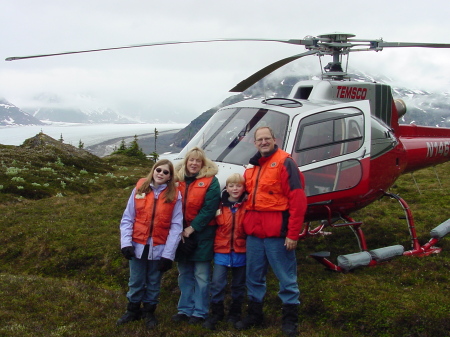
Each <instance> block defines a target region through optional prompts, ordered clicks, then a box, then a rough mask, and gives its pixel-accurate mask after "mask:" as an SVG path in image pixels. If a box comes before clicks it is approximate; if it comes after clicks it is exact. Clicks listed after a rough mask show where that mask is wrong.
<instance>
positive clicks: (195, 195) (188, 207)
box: [178, 177, 216, 227]
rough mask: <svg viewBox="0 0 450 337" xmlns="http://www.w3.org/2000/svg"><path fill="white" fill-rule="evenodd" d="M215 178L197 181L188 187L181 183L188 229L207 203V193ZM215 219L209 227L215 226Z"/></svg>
mask: <svg viewBox="0 0 450 337" xmlns="http://www.w3.org/2000/svg"><path fill="white" fill-rule="evenodd" d="M213 179H214V177H203V178H198V179H195V180H194V181H193V182H192V183H190V184H189V186H188V187H186V182H185V181H180V182H179V184H178V190H179V191H180V192H181V195H182V197H183V198H182V200H183V217H184V220H185V221H184V222H185V223H186V224H187V225H186V227H189V226H190V225H191V222H192V221H193V220H194V219H195V217H196V216H197V214H198V212H200V209H201V208H202V206H203V203H204V201H205V197H206V192H207V191H208V188H209V186H210V185H211V183H212V181H213ZM215 224H216V221H215V219H212V220H211V221H210V222H209V223H208V225H215Z"/></svg>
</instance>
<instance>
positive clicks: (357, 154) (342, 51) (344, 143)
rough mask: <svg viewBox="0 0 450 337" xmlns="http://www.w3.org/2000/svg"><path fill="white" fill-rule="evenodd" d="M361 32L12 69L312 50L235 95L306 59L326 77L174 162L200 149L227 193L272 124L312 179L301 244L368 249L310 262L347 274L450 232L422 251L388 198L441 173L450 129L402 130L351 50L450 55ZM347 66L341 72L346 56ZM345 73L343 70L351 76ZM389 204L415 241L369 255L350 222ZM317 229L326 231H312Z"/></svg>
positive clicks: (431, 250) (398, 107)
mask: <svg viewBox="0 0 450 337" xmlns="http://www.w3.org/2000/svg"><path fill="white" fill-rule="evenodd" d="M354 37H355V35H354V34H348V33H339V32H336V33H330V34H323V35H318V36H317V37H313V36H307V37H305V38H304V39H300V40H297V39H292V40H276V39H213V40H197V41H175V42H157V43H147V44H140V45H130V46H123V47H114V48H102V49H92V50H82V51H73V52H62V53H53V54H44V55H33V56H20V57H9V58H7V59H6V60H7V61H13V60H20V59H28V58H36V57H45V56H57V55H65V54H76V53H86V52H97V51H106V50H114V49H125V48H136V47H148V46H160V45H168V44H183V43H204V42H223V41H266V42H281V43H288V44H294V45H301V46H304V47H305V49H306V52H303V53H300V54H297V55H294V56H290V57H287V58H284V59H282V60H279V61H276V62H274V63H272V64H270V65H268V66H267V67H265V68H263V69H261V70H259V71H258V72H256V73H255V74H253V75H251V76H250V77H248V78H246V79H244V80H243V81H241V82H240V83H238V84H237V85H236V86H235V87H233V88H232V89H231V90H230V92H243V91H245V90H247V89H248V88H250V87H251V86H252V85H254V84H256V83H257V82H258V81H260V80H261V79H263V78H264V77H266V76H267V75H269V74H270V73H272V72H273V71H275V70H277V69H279V68H281V67H283V66H285V65H286V64H288V63H290V62H293V61H295V60H297V59H300V58H302V57H306V56H311V55H315V56H318V57H319V60H320V61H321V60H322V57H325V56H327V57H330V56H331V58H332V60H331V62H329V63H327V64H326V65H325V66H324V67H321V78H320V79H317V80H305V81H299V82H298V83H296V84H295V85H294V86H293V87H292V90H291V92H290V94H289V95H287V97H271V98H250V99H244V100H242V101H240V102H237V103H234V104H231V105H227V106H224V107H222V108H221V109H219V110H218V111H217V112H216V113H215V114H214V115H213V116H212V117H211V118H210V119H209V121H208V122H207V123H206V124H205V125H204V126H203V127H202V128H201V129H200V130H199V131H198V133H197V134H196V135H195V136H194V137H192V139H191V140H190V141H189V142H188V143H187V145H186V146H185V147H184V149H183V150H182V151H181V152H180V153H178V154H175V155H172V156H170V159H172V160H173V161H177V160H181V159H182V158H183V157H184V155H185V153H186V152H187V151H188V149H190V148H192V147H194V146H198V147H201V148H202V149H203V150H204V151H205V153H206V154H207V156H208V158H210V159H211V160H212V161H214V162H215V163H216V164H217V165H218V167H219V173H218V175H217V177H218V179H219V181H220V182H221V184H222V185H224V182H225V180H226V178H227V177H228V176H229V175H230V174H231V173H234V172H238V173H243V172H244V170H245V166H246V165H247V164H248V160H249V158H250V157H251V156H252V155H253V154H254V153H255V151H256V150H255V147H254V132H255V130H256V129H257V128H258V127H261V126H270V127H271V128H272V129H273V130H274V133H275V135H276V144H277V145H278V147H279V148H281V149H283V150H284V151H286V152H288V153H289V154H290V155H291V156H292V158H293V159H294V160H295V161H296V162H297V163H298V166H299V169H300V170H301V172H302V173H303V175H304V177H305V193H306V196H307V202H308V208H307V212H306V214H305V223H304V226H303V230H302V232H301V234H300V235H299V239H305V238H307V237H310V236H316V235H323V233H324V230H325V229H326V228H327V227H331V228H340V227H349V228H351V229H352V231H353V232H354V233H355V235H356V238H357V241H358V244H359V248H360V251H359V252H356V253H353V254H347V255H340V256H338V257H337V262H336V263H334V262H332V261H331V260H330V252H317V253H312V254H311V255H310V256H311V257H312V258H314V259H315V260H317V261H318V262H319V263H321V264H323V265H324V266H325V267H326V268H327V269H329V270H333V271H337V272H348V271H350V270H352V269H354V268H357V267H362V266H373V265H377V264H380V263H384V262H386V261H389V260H391V259H393V258H394V257H396V256H428V255H430V254H436V253H439V252H440V251H441V248H439V247H436V246H435V244H436V243H437V242H439V241H440V240H441V239H442V238H443V237H444V236H445V235H446V234H448V233H449V232H450V219H448V220H446V221H444V222H443V223H442V224H440V225H438V226H437V227H435V228H434V229H433V230H431V232H430V236H431V239H430V240H429V242H427V243H425V244H423V245H421V244H420V243H419V240H418V237H417V233H416V230H415V224H414V218H413V215H412V212H411V210H410V208H409V206H408V204H407V203H406V201H405V200H404V199H403V198H401V197H400V196H399V195H395V194H393V193H390V192H388V190H389V188H390V187H391V186H392V185H393V184H394V183H395V181H396V180H397V178H398V177H399V176H400V175H402V174H405V173H408V172H414V171H416V170H419V169H423V168H426V167H430V166H434V165H438V164H441V163H444V162H447V161H449V159H450V128H441V127H426V126H418V125H415V124H411V125H401V124H399V119H400V118H401V117H402V116H403V115H404V114H405V113H406V105H405V103H404V102H403V101H402V100H400V99H394V98H393V95H392V90H391V87H390V86H389V85H387V84H383V83H376V82H361V81H355V80H352V79H351V76H350V75H349V74H348V73H347V69H348V56H349V54H350V53H352V52H360V51H375V52H380V51H382V50H383V49H384V48H399V47H423V48H450V44H444V43H414V42H387V41H384V40H383V39H372V40H371V39H354ZM345 57H346V58H347V63H346V66H345V67H344V66H343V61H344V58H345ZM344 68H345V69H344ZM383 197H390V198H393V199H395V200H397V201H398V203H399V204H400V206H401V208H402V210H403V212H404V214H405V219H406V223H407V227H408V229H409V233H410V236H411V248H410V249H409V250H407V251H405V248H404V247H403V246H402V245H393V246H388V247H382V248H378V249H372V250H370V249H369V248H368V244H367V242H366V239H365V236H364V232H363V229H362V226H363V222H360V221H355V220H354V219H353V218H352V217H351V216H350V214H351V213H353V212H355V211H357V210H359V209H362V208H364V207H366V206H367V205H369V204H371V203H373V202H374V201H376V200H379V199H381V198H383ZM313 223H318V225H316V226H313V225H312V224H313Z"/></svg>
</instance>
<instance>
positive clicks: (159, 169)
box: [155, 167, 170, 175]
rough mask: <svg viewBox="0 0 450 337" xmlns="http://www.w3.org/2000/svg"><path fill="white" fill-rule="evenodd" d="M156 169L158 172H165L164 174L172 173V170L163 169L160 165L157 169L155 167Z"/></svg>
mask: <svg viewBox="0 0 450 337" xmlns="http://www.w3.org/2000/svg"><path fill="white" fill-rule="evenodd" d="M155 171H156V172H158V173H161V171H162V173H164V175H168V174H170V172H169V171H167V170H163V169H162V168H160V167H158V168H157V169H155Z"/></svg>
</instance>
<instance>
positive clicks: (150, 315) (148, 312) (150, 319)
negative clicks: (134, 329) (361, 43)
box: [142, 303, 158, 329]
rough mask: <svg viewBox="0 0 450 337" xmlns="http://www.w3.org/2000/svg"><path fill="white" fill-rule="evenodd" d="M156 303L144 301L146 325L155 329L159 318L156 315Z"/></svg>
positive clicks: (143, 312) (143, 314) (143, 313)
mask: <svg viewBox="0 0 450 337" xmlns="http://www.w3.org/2000/svg"><path fill="white" fill-rule="evenodd" d="M155 310H156V304H150V303H144V307H143V308H142V317H143V318H144V319H145V326H146V327H147V329H153V328H154V327H155V326H156V325H157V324H158V320H157V319H156V317H155Z"/></svg>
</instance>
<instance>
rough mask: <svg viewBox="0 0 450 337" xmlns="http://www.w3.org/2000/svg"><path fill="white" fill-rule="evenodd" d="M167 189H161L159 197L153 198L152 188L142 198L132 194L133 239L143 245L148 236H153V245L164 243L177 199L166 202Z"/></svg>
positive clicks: (142, 180)
mask: <svg viewBox="0 0 450 337" xmlns="http://www.w3.org/2000/svg"><path fill="white" fill-rule="evenodd" d="M144 181H145V178H142V179H140V180H139V181H138V183H137V184H136V191H137V190H138V188H139V187H140V186H141V185H142V184H143V182H144ZM166 193H167V189H166V190H164V191H162V192H161V194H160V195H159V198H158V199H156V198H155V194H154V192H153V190H151V192H149V193H146V194H145V196H144V197H143V198H139V197H137V195H135V196H134V208H135V211H136V216H135V218H134V225H133V241H134V242H137V243H140V244H143V245H145V244H146V243H147V241H148V238H149V237H152V238H153V245H154V246H158V245H162V244H165V243H166V241H167V236H168V235H169V230H170V225H171V224H172V213H173V209H174V207H175V204H176V202H177V199H176V198H174V200H173V201H172V202H171V203H166V202H165V200H166V198H165V196H166Z"/></svg>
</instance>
